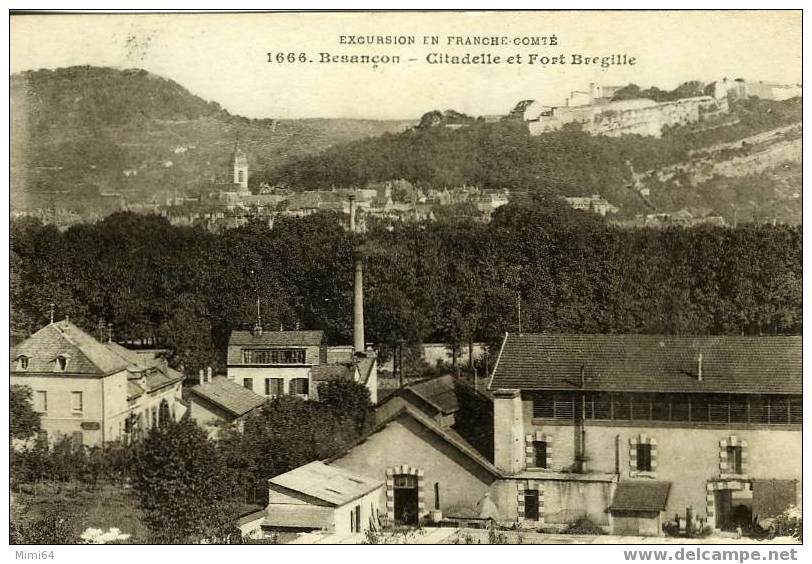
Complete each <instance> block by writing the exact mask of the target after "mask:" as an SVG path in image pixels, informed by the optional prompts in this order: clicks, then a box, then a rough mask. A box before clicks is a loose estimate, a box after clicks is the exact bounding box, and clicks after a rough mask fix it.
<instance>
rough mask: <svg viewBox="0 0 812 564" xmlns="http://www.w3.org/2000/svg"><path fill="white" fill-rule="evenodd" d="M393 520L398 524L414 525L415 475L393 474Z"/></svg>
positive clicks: (415, 521)
mask: <svg viewBox="0 0 812 564" xmlns="http://www.w3.org/2000/svg"><path fill="white" fill-rule="evenodd" d="M394 489H395V496H394V501H395V522H396V523H398V524H400V525H416V524H417V518H418V509H417V476H413V475H411V474H397V475H395V484H394Z"/></svg>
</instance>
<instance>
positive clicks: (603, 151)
mask: <svg viewBox="0 0 812 564" xmlns="http://www.w3.org/2000/svg"><path fill="white" fill-rule="evenodd" d="M429 115H430V114H427V116H429ZM715 119H716V122H718V123H716V122H714V124H713V125H714V127H705V126H707V125H708V124H702V127H699V126H697V125H687V126H676V127H673V128H669V130H668V131H667V132H666V134H665V135H663V137H662V138H659V139H654V138H651V137H643V136H639V135H625V136H622V137H617V138H610V137H603V136H590V135H588V134H586V133H584V132H582V131H580V129H579V128H577V127H567V128H564V129H563V130H561V131H556V132H550V133H546V134H544V135H540V136H537V137H533V136H530V134H529V133H528V130H527V126H526V124H524V123H522V122H520V121H501V122H496V123H486V122H484V121H475V122H471V123H470V124H469V125H467V126H466V127H462V128H459V129H452V128H447V127H422V128H414V129H410V130H408V131H405V132H402V133H398V134H385V135H382V136H380V137H375V138H371V139H365V140H361V141H356V142H353V143H349V144H345V145H338V146H335V147H332V148H330V149H328V150H326V151H324V152H323V153H321V154H318V155H314V156H309V157H304V158H302V159H299V160H296V161H293V162H290V163H288V164H285V165H283V166H281V167H280V168H278V169H276V170H274V171H271V172H270V173H268V175H267V177H266V180H268V181H269V182H270V183H272V184H285V185H288V186H292V187H297V188H306V189H329V188H330V187H332V186H345V187H350V186H357V187H363V186H366V185H367V184H368V183H371V182H383V181H387V180H391V179H394V178H403V179H405V180H408V181H410V182H412V183H413V184H418V185H420V186H424V187H434V188H443V187H454V186H462V185H476V186H481V187H483V188H507V189H510V190H511V191H513V192H520V191H529V192H530V193H542V194H559V195H564V196H583V195H589V194H602V195H603V196H604V197H606V198H608V199H609V200H610V201H611V202H612V203H613V204H615V205H619V206H620V207H621V209H622V212H623V213H628V214H632V215H633V214H634V213H636V212H644V211H646V208H645V207H644V204H643V202H642V200H640V199H639V198H638V197H637V195H636V193H635V192H633V191H631V190H629V189H628V188H627V186H628V185H629V183H630V182H631V170H630V168H629V164H631V165H632V166H633V167H634V169H635V170H636V171H638V172H639V171H646V170H651V169H654V168H659V167H663V166H666V165H671V164H674V163H678V162H683V161H687V160H688V159H689V153H690V151H692V150H696V149H699V148H701V147H706V146H709V145H712V144H715V143H721V142H728V141H733V140H736V139H741V138H743V137H746V136H748V135H753V134H755V133H758V132H761V131H765V130H769V129H772V128H776V127H780V126H782V125H786V124H789V123H795V122H800V119H801V103H800V100H799V99H795V100H788V101H784V102H771V101H767V100H759V99H756V98H751V99H749V100H744V101H740V102H734V103H733V104H732V112H731V115H730V116H723V117H721V118H715ZM743 203H746V202H743Z"/></svg>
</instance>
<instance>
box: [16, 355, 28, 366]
mask: <svg viewBox="0 0 812 564" xmlns="http://www.w3.org/2000/svg"><path fill="white" fill-rule="evenodd" d="M17 365H18V366H19V367H20V370H28V357H27V356H25V355H24V354H21V355H20V356H18V357H17Z"/></svg>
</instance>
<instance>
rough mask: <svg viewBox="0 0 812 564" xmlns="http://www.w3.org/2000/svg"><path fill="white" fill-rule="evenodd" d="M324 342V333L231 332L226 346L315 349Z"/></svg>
mask: <svg viewBox="0 0 812 564" xmlns="http://www.w3.org/2000/svg"><path fill="white" fill-rule="evenodd" d="M323 342H324V331H263V332H262V334H260V335H254V333H253V332H252V331H232V332H231V337H230V338H229V340H228V346H230V347H233V346H270V347H317V346H319V345H321V344H322V343H323Z"/></svg>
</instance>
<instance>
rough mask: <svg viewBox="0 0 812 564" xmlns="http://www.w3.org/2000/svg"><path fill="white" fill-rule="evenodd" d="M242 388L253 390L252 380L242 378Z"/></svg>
mask: <svg viewBox="0 0 812 564" xmlns="http://www.w3.org/2000/svg"><path fill="white" fill-rule="evenodd" d="M242 387H243V388H246V389H248V390H253V389H254V380H253V379H252V378H243V379H242Z"/></svg>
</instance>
